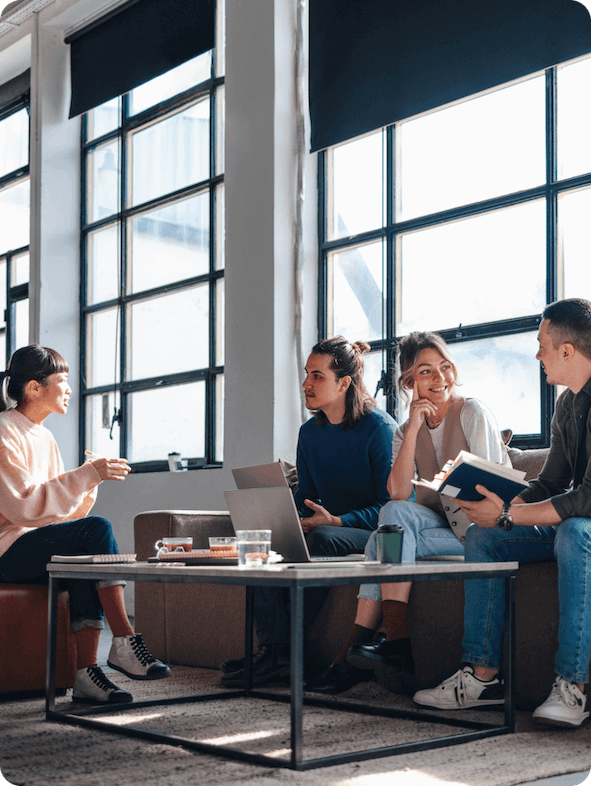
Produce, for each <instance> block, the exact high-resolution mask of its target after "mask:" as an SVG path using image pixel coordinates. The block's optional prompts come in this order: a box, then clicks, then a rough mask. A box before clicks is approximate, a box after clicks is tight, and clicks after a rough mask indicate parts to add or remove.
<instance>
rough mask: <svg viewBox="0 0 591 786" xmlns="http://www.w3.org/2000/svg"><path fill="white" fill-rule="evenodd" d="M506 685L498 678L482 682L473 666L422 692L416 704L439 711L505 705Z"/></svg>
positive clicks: (415, 698) (416, 699)
mask: <svg viewBox="0 0 591 786" xmlns="http://www.w3.org/2000/svg"><path fill="white" fill-rule="evenodd" d="M504 691H505V689H504V685H503V681H502V680H500V679H499V678H498V677H495V678H494V679H492V680H488V681H485V680H481V679H480V678H479V677H477V676H476V675H475V674H474V670H473V669H472V667H471V666H464V668H463V669H460V670H459V671H456V673H455V674H454V675H452V676H451V677H449V678H448V679H446V680H444V681H443V682H442V683H441V685H438V686H437V687H436V688H429V689H427V690H420V691H418V692H417V693H415V695H414V696H413V701H414V702H415V704H420V705H421V706H422V707H436V708H437V709H438V710H464V709H468V708H469V707H488V706H490V705H491V704H504V703H505V698H504Z"/></svg>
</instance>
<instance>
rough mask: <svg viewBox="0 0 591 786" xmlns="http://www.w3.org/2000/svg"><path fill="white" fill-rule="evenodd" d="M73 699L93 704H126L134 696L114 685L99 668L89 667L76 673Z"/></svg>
mask: <svg viewBox="0 0 591 786" xmlns="http://www.w3.org/2000/svg"><path fill="white" fill-rule="evenodd" d="M72 699H73V701H84V702H91V703H92V704H126V703H127V702H129V701H133V696H132V695H131V693H128V692H127V691H125V690H121V688H118V687H117V686H116V685H113V683H112V682H111V681H110V680H109V679H107V677H106V676H105V674H104V673H103V671H102V669H101V668H100V667H99V666H88V668H86V669H78V671H77V672H76V677H75V679H74V692H73V694H72Z"/></svg>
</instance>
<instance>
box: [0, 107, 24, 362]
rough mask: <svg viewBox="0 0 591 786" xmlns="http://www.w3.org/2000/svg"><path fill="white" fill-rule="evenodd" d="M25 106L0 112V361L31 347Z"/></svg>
mask: <svg viewBox="0 0 591 786" xmlns="http://www.w3.org/2000/svg"><path fill="white" fill-rule="evenodd" d="M29 225H30V180H29V107H28V99H27V100H25V99H21V100H19V101H17V102H15V103H14V104H13V105H12V106H11V107H7V108H5V109H4V111H3V110H2V109H1V108H0V362H1V363H2V364H3V365H2V368H5V364H6V362H7V361H8V358H9V357H10V355H11V354H12V353H13V352H14V350H15V349H18V348H19V347H22V346H26V345H27V344H28V343H29V299H28V298H29Z"/></svg>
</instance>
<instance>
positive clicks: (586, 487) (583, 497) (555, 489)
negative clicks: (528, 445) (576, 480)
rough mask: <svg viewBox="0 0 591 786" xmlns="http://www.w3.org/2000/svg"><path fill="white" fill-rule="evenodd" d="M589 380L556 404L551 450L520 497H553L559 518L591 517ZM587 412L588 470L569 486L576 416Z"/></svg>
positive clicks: (572, 472)
mask: <svg viewBox="0 0 591 786" xmlns="http://www.w3.org/2000/svg"><path fill="white" fill-rule="evenodd" d="M590 398H591V379H589V380H588V381H587V383H586V384H585V386H584V387H583V389H582V390H580V391H579V392H578V393H577V394H576V395H575V394H574V393H573V392H572V390H566V391H565V392H564V393H562V395H561V396H560V398H559V399H558V402H557V404H556V412H555V414H554V417H553V418H552V428H551V440H550V452H549V454H548V458H547V459H546V463H545V464H544V466H543V468H542V471H541V472H540V475H539V477H538V479H537V480H533V481H532V482H531V483H530V484H529V488H528V489H526V490H525V491H523V492H522V493H521V494H520V495H519V496H520V497H521V498H522V499H523V500H525V502H539V501H541V500H544V499H552V504H553V505H554V507H555V508H556V512H557V513H558V515H559V516H560V518H561V519H562V520H563V521H564V519H568V518H572V517H574V516H578V517H581V518H588V519H591V409H589V407H588V404H589V400H590ZM586 410H588V411H587V423H586V427H585V449H586V456H587V469H586V471H585V476H584V478H583V481H582V483H581V485H580V486H578V488H572V481H573V477H574V472H575V459H576V453H577V438H578V431H577V419H578V418H580V417H582V413H583V412H585V411H586Z"/></svg>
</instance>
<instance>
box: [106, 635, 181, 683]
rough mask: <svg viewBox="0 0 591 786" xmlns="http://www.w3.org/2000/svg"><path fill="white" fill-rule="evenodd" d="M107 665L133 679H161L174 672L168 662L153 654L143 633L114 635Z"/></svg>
mask: <svg viewBox="0 0 591 786" xmlns="http://www.w3.org/2000/svg"><path fill="white" fill-rule="evenodd" d="M107 665H109V666H110V667H111V668H112V669H116V670H117V671H120V672H121V673H122V674H125V675H126V676H127V677H130V678H131V679H132V680H161V679H163V678H164V677H170V675H171V674H172V672H171V670H170V669H169V668H168V666H167V665H166V664H164V663H162V661H159V660H158V658H155V657H154V656H153V655H152V653H151V652H150V650H149V649H148V648H147V647H146V645H145V642H144V637H143V636H142V634H141V633H136V634H134V635H133V636H113V643H112V645H111V650H110V652H109V657H108V658H107Z"/></svg>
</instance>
